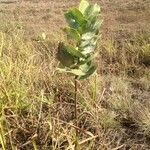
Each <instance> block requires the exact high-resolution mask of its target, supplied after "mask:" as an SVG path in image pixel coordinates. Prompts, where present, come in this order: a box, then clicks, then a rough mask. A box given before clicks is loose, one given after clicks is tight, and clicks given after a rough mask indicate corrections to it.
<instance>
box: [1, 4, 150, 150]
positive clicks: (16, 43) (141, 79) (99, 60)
mask: <svg viewBox="0 0 150 150" xmlns="http://www.w3.org/2000/svg"><path fill="white" fill-rule="evenodd" d="M52 2H53V1H52ZM26 3H27V4H28V3H29V4H32V2H29V1H28V2H24V3H23V6H24V7H25V8H24V9H21V10H19V8H18V7H16V8H15V7H14V4H9V6H8V5H7V7H8V8H10V10H11V11H12V12H15V14H17V12H20V13H21V16H19V13H18V14H17V15H16V16H15V17H14V18H13V19H12V18H11V17H10V16H11V15H12V14H13V13H10V12H9V13H7V12H8V11H9V10H5V9H6V7H3V8H2V11H0V14H1V16H0V17H1V18H2V21H1V24H0V113H1V116H0V149H2V150H30V149H31V150H32V149H33V150H49V149H52V150H73V149H74V146H75V143H74V141H75V138H76V134H75V133H76V132H75V131H76V130H78V131H79V133H78V134H79V135H78V143H79V148H80V149H81V150H83V149H85V150H125V149H131V150H137V149H139V150H149V149H150V101H149V100H150V99H149V98H150V69H149V67H150V64H149V62H150V33H149V30H146V29H148V28H144V29H143V30H142V29H141V30H140V31H138V32H135V31H134V30H133V32H134V34H132V35H128V36H126V35H125V34H122V33H121V34H120V37H119V38H118V36H116V37H115V36H114V35H113V36H110V37H108V35H107V37H106V34H107V33H106V34H104V32H103V31H102V33H103V36H102V38H101V40H100V41H97V48H96V51H97V53H98V54H97V57H95V59H94V64H96V65H97V73H95V74H94V75H93V76H91V77H90V79H86V80H81V81H77V83H78V94H77V109H78V127H77V126H76V125H75V124H74V122H75V113H74V94H75V93H74V82H73V80H72V78H71V77H69V76H68V75H67V74H61V73H60V72H58V71H56V67H57V66H58V60H57V59H56V57H57V55H56V53H57V50H58V44H59V42H60V41H62V42H64V44H63V45H62V46H67V45H71V46H73V47H76V45H74V42H73V44H72V41H71V42H70V41H69V40H68V39H66V38H64V35H62V33H60V32H56V33H55V34H53V35H52V34H49V33H48V32H45V31H43V32H44V33H45V34H42V33H43V32H40V33H39V30H37V29H38V27H39V26H38V27H37V26H36V25H37V24H38V23H37V22H38V21H35V22H30V25H33V24H34V27H35V28H34V30H35V31H37V32H35V33H34V32H33V31H32V30H30V29H32V28H31V26H30V28H28V27H29V26H28V25H27V24H25V23H24V22H22V21H20V20H21V19H22V18H25V20H26V19H27V18H26V16H23V15H22V14H24V11H25V12H28V10H29V8H27V7H26V6H28V5H27V4H26ZM37 3H38V2H37ZM40 3H42V4H43V3H46V1H44V2H43V1H42V2H40ZM57 3H61V5H62V8H63V11H65V12H66V10H67V9H68V7H70V3H69V2H68V3H69V4H68V3H67V2H59V1H58V2H57ZM140 3H141V1H140ZM145 3H146V1H145ZM35 4H36V3H35V1H34V5H35ZM52 4H53V5H54V8H56V3H55V2H53V3H52ZM63 4H64V5H63ZM67 4H68V5H67ZM71 4H72V3H71ZM109 4H111V2H108V3H107V5H109ZM119 4H120V3H117V4H116V3H114V5H113V6H112V7H111V8H112V9H113V7H116V8H118V9H119V8H122V7H119V6H118V5H119ZM123 4H124V5H125V3H122V4H121V6H122V5H123ZM129 4H130V5H131V1H130V3H126V5H127V6H128V5H129ZM143 4H144V3H143ZM2 5H6V4H2ZM16 5H17V4H16ZM19 5H21V4H19ZM66 5H67V6H66ZM105 5H106V3H105ZM105 5H103V3H102V6H103V7H104V6H105ZM10 6H11V7H10ZM32 6H33V5H32ZM36 6H37V5H36ZM43 6H44V5H42V7H43ZM0 7H1V5H0ZM103 7H102V10H103V12H104V14H103V19H104V22H103V26H102V30H104V29H105V27H106V26H107V28H108V29H109V26H111V25H112V24H111V23H110V24H109V26H108V24H107V23H108V22H107V19H106V18H105V17H106V16H105V13H106V12H105V10H104V8H103ZM147 7H148V5H146V6H145V5H142V8H144V9H142V8H141V7H139V4H138V8H139V9H138V11H141V12H144V10H146V8H147ZM4 8H5V9H4ZM66 8H67V9H66ZM105 8H106V7H105ZM111 8H110V7H109V8H107V9H111ZM124 8H128V7H124ZM130 8H131V7H130ZM133 8H136V7H135V6H134V7H133ZM32 9H35V10H34V15H35V18H36V17H37V16H36V13H38V14H40V11H38V8H37V7H36V8H32ZM56 10H57V9H56ZM122 11H127V12H128V11H129V10H128V9H127V10H125V9H124V10H121V11H120V13H121V12H122ZM130 11H134V13H136V9H134V10H133V9H132V10H130ZM4 12H5V13H4ZM41 12H42V11H41ZM52 12H53V13H57V12H55V11H53V10H52ZM147 12H148V10H147ZM28 13H29V12H28ZM61 13H62V12H61ZM131 13H133V12H131ZM57 14H58V13H57ZM9 15H10V16H9ZM52 15H53V14H52ZM140 15H141V14H140ZM2 16H5V17H4V18H3V17H2ZM18 16H19V17H20V18H19V17H18ZM54 16H55V15H54ZM124 16H125V12H124ZM7 17H8V18H11V19H12V20H11V21H8V20H7ZM17 17H18V18H17ZM21 17H22V18H21ZM28 17H29V16H28ZM41 17H43V16H41ZM59 17H60V16H55V17H54V19H56V20H54V22H55V21H59V20H61V18H59ZM107 17H109V16H107ZM111 17H112V18H113V15H112V16H111ZM145 17H146V16H145ZM30 19H32V17H31V18H30ZM48 19H51V18H48ZM109 21H112V20H109ZM40 23H41V22H40V21H39V24H40ZM44 23H45V22H44ZM143 23H145V22H143ZM45 24H46V23H45ZM45 24H44V25H45ZM59 24H61V23H60V22H59ZM145 24H146V23H145ZM40 25H41V24H40ZM46 25H47V24H46ZM52 25H53V24H52V23H51V24H48V25H47V28H48V30H49V31H51V32H52V31H53V30H54V31H55V30H56V29H53V28H52ZM63 25H64V24H62V25H61V26H63ZM49 26H50V27H51V30H50V28H49ZM121 26H123V25H122V24H121ZM130 26H131V23H130V24H129V25H128V27H130ZM145 26H146V25H145ZM113 27H114V26H113ZM115 27H116V28H115ZM115 27H114V28H115V31H116V30H117V29H118V28H119V26H115ZM136 27H137V26H136ZM146 27H147V26H146ZM43 28H44V27H43ZM56 28H57V27H56ZM110 29H112V26H111V27H110ZM132 29H133V28H132ZM118 30H119V29H118ZM65 31H66V32H67V34H68V32H69V31H72V30H70V28H65ZM73 31H74V30H73ZM75 32H76V31H75ZM58 33H59V34H58ZM115 35H117V33H116V34H115ZM77 37H78V36H77ZM60 46H61V45H60ZM61 48H62V47H61ZM73 49H74V48H73ZM76 50H77V49H76ZM78 54H79V53H78ZM76 57H77V56H75V58H76ZM76 64H77V62H76ZM76 64H75V65H76ZM73 65H74V64H73ZM67 67H68V66H67ZM69 67H70V66H69ZM71 69H72V68H71Z"/></svg>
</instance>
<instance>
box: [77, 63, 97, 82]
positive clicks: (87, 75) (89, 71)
mask: <svg viewBox="0 0 150 150" xmlns="http://www.w3.org/2000/svg"><path fill="white" fill-rule="evenodd" d="M95 71H96V66H91V67H90V68H89V70H88V71H87V72H86V75H83V76H79V77H78V79H79V80H83V79H86V78H88V77H89V76H91V75H92V74H93V73H94V72H95Z"/></svg>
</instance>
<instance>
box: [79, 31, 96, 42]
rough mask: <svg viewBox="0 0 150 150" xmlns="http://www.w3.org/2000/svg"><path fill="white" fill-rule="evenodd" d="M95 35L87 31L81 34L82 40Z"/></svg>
mask: <svg viewBox="0 0 150 150" xmlns="http://www.w3.org/2000/svg"><path fill="white" fill-rule="evenodd" d="M94 37H96V35H95V33H93V32H87V33H85V34H83V35H82V38H81V39H82V40H91V39H92V38H94Z"/></svg>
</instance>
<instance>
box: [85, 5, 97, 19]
mask: <svg viewBox="0 0 150 150" xmlns="http://www.w3.org/2000/svg"><path fill="white" fill-rule="evenodd" d="M99 14H100V7H99V6H98V5H97V4H95V5H89V6H88V8H87V9H86V11H85V16H86V17H87V18H90V17H94V16H99Z"/></svg>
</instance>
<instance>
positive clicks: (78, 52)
mask: <svg viewBox="0 0 150 150" xmlns="http://www.w3.org/2000/svg"><path fill="white" fill-rule="evenodd" d="M99 16H100V7H99V6H98V5H97V4H95V5H91V4H89V3H88V2H87V1H86V0H82V1H81V3H80V5H79V8H75V7H74V8H71V9H69V10H68V11H67V12H66V13H65V18H66V21H67V23H68V26H67V27H65V28H63V31H64V33H65V34H66V35H67V42H66V43H63V42H60V43H59V46H58V53H57V59H58V60H59V62H60V63H59V66H58V70H59V71H61V72H66V73H69V74H70V75H73V76H74V77H75V78H74V79H75V80H74V81H75V119H76V126H78V123H77V120H78V119H77V97H76V96H77V80H83V79H86V78H88V77H89V76H90V75H92V74H93V73H94V72H95V71H96V66H95V65H94V64H93V63H92V60H93V58H94V56H95V54H96V53H95V49H96V45H97V40H98V39H99V28H100V26H101V23H102V20H99ZM76 135H77V132H76Z"/></svg>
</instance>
